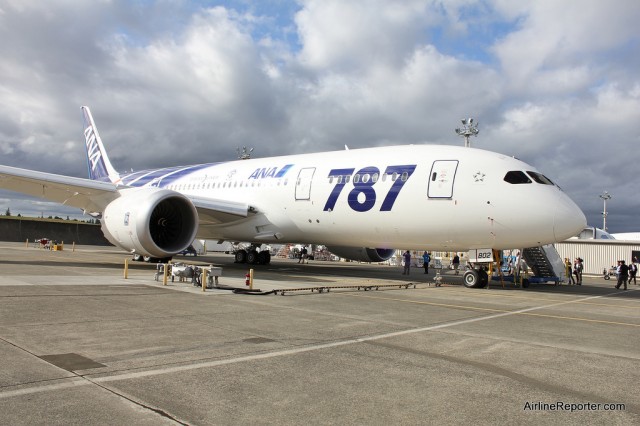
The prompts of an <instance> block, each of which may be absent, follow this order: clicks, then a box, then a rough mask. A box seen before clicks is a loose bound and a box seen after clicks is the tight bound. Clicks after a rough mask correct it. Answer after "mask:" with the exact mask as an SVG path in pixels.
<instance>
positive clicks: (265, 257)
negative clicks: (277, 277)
mask: <svg viewBox="0 0 640 426" xmlns="http://www.w3.org/2000/svg"><path fill="white" fill-rule="evenodd" d="M269 262H271V255H270V254H269V252H268V251H261V252H260V253H258V263H259V264H261V265H267V264H268V263H269Z"/></svg>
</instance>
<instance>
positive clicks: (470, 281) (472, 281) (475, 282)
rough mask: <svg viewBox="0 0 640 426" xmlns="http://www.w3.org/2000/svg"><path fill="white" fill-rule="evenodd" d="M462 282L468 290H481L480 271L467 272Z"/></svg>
mask: <svg viewBox="0 0 640 426" xmlns="http://www.w3.org/2000/svg"><path fill="white" fill-rule="evenodd" d="M462 282H463V283H464V286H465V287H467V288H479V287H480V282H481V281H480V276H479V275H478V271H476V270H475V269H472V270H470V271H466V272H465V273H464V275H463V276H462Z"/></svg>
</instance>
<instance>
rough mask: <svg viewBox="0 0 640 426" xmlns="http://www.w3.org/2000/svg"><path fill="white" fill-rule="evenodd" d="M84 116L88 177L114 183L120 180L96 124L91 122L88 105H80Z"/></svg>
mask: <svg viewBox="0 0 640 426" xmlns="http://www.w3.org/2000/svg"><path fill="white" fill-rule="evenodd" d="M82 114H83V116H84V140H85V145H86V148H87V167H88V169H89V178H91V179H93V180H99V181H103V182H112V183H116V182H117V181H119V180H120V175H119V174H118V172H116V170H115V169H114V168H113V166H112V165H111V162H110V161H109V157H107V151H106V150H105V149H104V145H102V139H100V135H99V134H98V129H97V128H96V124H95V123H94V122H93V117H92V116H91V111H89V107H86V106H83V107H82Z"/></svg>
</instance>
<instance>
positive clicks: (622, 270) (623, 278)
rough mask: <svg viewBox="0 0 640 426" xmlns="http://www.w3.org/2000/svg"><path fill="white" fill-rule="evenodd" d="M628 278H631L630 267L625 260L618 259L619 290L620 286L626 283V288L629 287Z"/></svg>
mask: <svg viewBox="0 0 640 426" xmlns="http://www.w3.org/2000/svg"><path fill="white" fill-rule="evenodd" d="M627 278H629V267H628V266H627V265H626V264H625V262H624V260H618V284H617V285H616V289H617V290H619V289H620V286H621V285H622V284H624V289H625V290H626V289H627Z"/></svg>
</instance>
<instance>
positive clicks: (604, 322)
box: [340, 293, 640, 327]
mask: <svg viewBox="0 0 640 426" xmlns="http://www.w3.org/2000/svg"><path fill="white" fill-rule="evenodd" d="M340 294H341V295H342V296H351V297H365V298H369V299H380V300H389V301H394V302H404V303H414V304H418V305H430V306H441V307H445V308H454V309H463V310H469V311H486V312H500V313H512V314H513V315H529V316H536V317H541V318H553V319H564V320H572V321H584V322H593V323H600V324H612V325H626V326H629V327H640V324H633V323H628V322H617V321H605V320H596V319H590V318H579V317H565V316H560V315H551V314H536V313H531V312H514V311H510V310H507V309H494V308H480V307H477V306H464V305H452V304H448V303H435V302H421V301H417V300H406V299H396V298H393V297H380V296H366V295H363V294H354V293H340ZM579 302H580V301H579V300H574V301H567V302H566V303H567V304H568V303H579Z"/></svg>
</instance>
